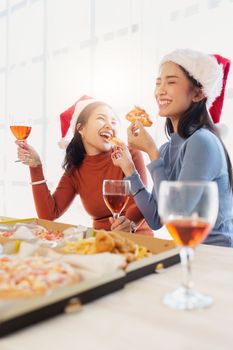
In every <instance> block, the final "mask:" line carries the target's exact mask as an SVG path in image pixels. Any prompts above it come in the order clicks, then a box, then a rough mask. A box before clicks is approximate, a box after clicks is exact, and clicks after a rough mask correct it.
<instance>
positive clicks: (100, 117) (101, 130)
mask: <svg viewBox="0 0 233 350" xmlns="http://www.w3.org/2000/svg"><path fill="white" fill-rule="evenodd" d="M118 127H119V121H118V119H117V117H116V115H115V114H114V112H113V110H112V109H111V108H110V107H108V106H107V105H100V106H98V107H96V108H95V109H94V110H93V111H92V112H91V114H90V115H89V117H88V120H87V122H86V123H85V124H84V125H83V126H81V125H80V124H79V123H78V124H77V129H78V131H79V133H80V134H81V137H82V142H83V145H84V148H85V150H86V153H87V154H88V155H96V154H99V153H102V152H107V151H109V150H110V149H111V148H112V145H111V144H110V143H109V142H108V139H109V138H110V137H112V136H115V135H116V133H117V129H118Z"/></svg>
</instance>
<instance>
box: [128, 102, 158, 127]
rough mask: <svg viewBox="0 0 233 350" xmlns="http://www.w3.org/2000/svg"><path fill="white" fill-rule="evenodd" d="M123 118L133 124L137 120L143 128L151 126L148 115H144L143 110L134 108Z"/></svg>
mask: <svg viewBox="0 0 233 350" xmlns="http://www.w3.org/2000/svg"><path fill="white" fill-rule="evenodd" d="M125 118H126V119H127V120H128V121H130V122H131V123H135V122H136V121H137V120H138V121H140V122H141V123H142V125H143V126H151V125H152V124H153V122H152V120H151V119H150V116H149V114H147V113H146V111H145V109H142V108H141V107H138V106H135V107H134V108H133V109H132V110H131V111H129V112H128V113H127V114H126V116H125Z"/></svg>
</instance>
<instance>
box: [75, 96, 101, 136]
mask: <svg viewBox="0 0 233 350" xmlns="http://www.w3.org/2000/svg"><path fill="white" fill-rule="evenodd" d="M95 102H98V101H97V100H95V99H94V98H90V99H86V100H82V101H78V102H77V104H76V106H75V110H74V113H73V115H72V118H71V122H70V127H71V130H72V131H73V133H74V132H75V126H76V123H77V120H78V117H79V115H80V113H81V112H82V111H83V110H84V108H86V107H87V106H89V105H90V104H92V103H95Z"/></svg>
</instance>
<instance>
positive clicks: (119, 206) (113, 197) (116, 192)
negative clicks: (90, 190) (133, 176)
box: [103, 180, 130, 219]
mask: <svg viewBox="0 0 233 350" xmlns="http://www.w3.org/2000/svg"><path fill="white" fill-rule="evenodd" d="M129 196H130V181H129V180H104V182H103V197H104V201H105V204H106V205H107V207H108V209H109V210H110V211H111V213H112V215H113V218H114V219H117V218H119V216H120V214H121V212H122V210H123V209H124V208H125V206H126V204H127V203H128V200H129Z"/></svg>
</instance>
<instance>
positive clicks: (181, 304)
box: [163, 287, 213, 310]
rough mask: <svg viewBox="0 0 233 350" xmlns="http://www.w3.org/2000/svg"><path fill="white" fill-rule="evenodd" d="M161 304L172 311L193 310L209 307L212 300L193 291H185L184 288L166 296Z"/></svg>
mask: <svg viewBox="0 0 233 350" xmlns="http://www.w3.org/2000/svg"><path fill="white" fill-rule="evenodd" d="M163 302H164V304H165V305H167V306H169V307H171V308H173V309H179V310H194V309H203V308H206V307H209V306H211V305H212V304H213V298H211V297H210V296H208V295H205V294H202V293H200V292H198V291H196V290H195V289H188V290H186V289H185V288H184V287H179V288H177V289H175V290H174V291H173V292H171V293H168V294H166V295H165V296H164V299H163Z"/></svg>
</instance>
